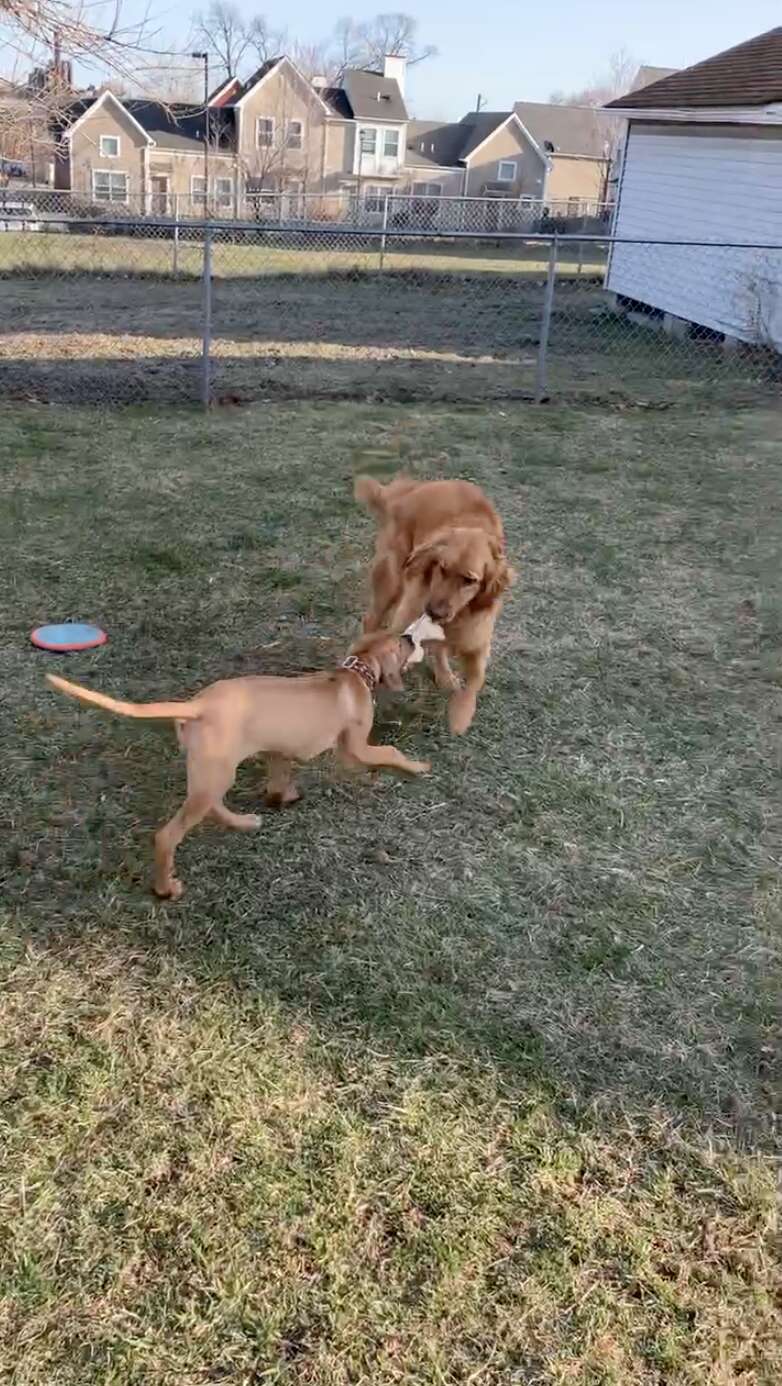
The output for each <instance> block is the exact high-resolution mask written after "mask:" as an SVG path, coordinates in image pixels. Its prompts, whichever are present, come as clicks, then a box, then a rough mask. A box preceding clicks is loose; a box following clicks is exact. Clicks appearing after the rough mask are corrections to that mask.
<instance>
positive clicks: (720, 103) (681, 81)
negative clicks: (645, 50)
mask: <svg viewBox="0 0 782 1386" xmlns="http://www.w3.org/2000/svg"><path fill="white" fill-rule="evenodd" d="M612 108H613V109H615V110H617V109H618V110H621V111H624V112H625V113H626V114H627V116H628V118H629V123H628V131H627V137H626V140H625V145H624V150H623V156H622V167H621V173H620V178H619V188H618V194H617V205H616V212H615V217H614V234H615V235H616V236H617V237H620V238H623V237H626V238H628V240H630V241H635V240H638V241H641V242H644V241H646V242H676V241H689V242H699V243H700V244H689V245H676V244H662V245H661V244H650V243H646V244H618V245H615V246H614V247H613V250H612V253H611V256H610V260H609V265H608V273H607V279H606V287H607V288H608V289H609V290H610V291H611V292H612V293H614V294H617V295H619V296H620V297H621V298H622V299H629V300H632V301H634V302H636V303H640V304H644V305H647V306H648V307H650V308H655V309H659V310H661V311H662V312H664V313H666V314H668V315H670V316H669V320H668V324H669V326H673V327H674V328H675V326H676V322H677V320H680V321H681V322H682V323H683V324H686V323H695V324H697V325H698V326H701V327H704V328H708V329H711V330H712V331H714V332H718V333H722V334H724V336H725V337H726V339H727V340H728V341H731V340H735V339H738V340H739V341H744V342H752V343H760V344H763V345H768V346H774V347H776V348H777V349H779V350H782V28H778V29H773V30H771V31H770V33H768V34H762V35H760V37H759V38H756V39H752V40H750V41H749V43H745V44H741V45H740V46H739V47H738V48H734V49H730V50H729V51H728V52H727V53H722V54H719V55H718V56H717V57H716V58H711V59H709V60H707V61H706V62H704V63H698V64H697V65H696V66H695V67H691V68H686V69H684V70H683V71H681V72H677V73H674V74H673V75H672V76H669V77H666V78H664V79H663V80H662V81H659V82H655V83H653V84H652V85H651V86H649V87H646V88H644V89H643V90H641V91H636V92H633V93H631V94H630V95H628V96H626V97H622V98H621V99H620V100H619V101H616V102H613V103H612ZM748 245H751V246H752V248H747V247H748Z"/></svg>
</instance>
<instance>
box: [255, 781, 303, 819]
mask: <svg viewBox="0 0 782 1386" xmlns="http://www.w3.org/2000/svg"><path fill="white" fill-rule="evenodd" d="M300 798H301V795H300V793H299V791H298V789H286V790H285V792H284V794H278V793H273V794H267V795H266V803H267V805H268V807H269V808H273V809H284V808H289V807H290V805H291V804H298V802H299V799H300ZM260 821H261V820H260V819H258V825H259V827H260Z"/></svg>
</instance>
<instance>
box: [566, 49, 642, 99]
mask: <svg viewBox="0 0 782 1386" xmlns="http://www.w3.org/2000/svg"><path fill="white" fill-rule="evenodd" d="M639 66H640V64H639V62H638V60H637V59H636V58H634V57H633V55H632V53H629V52H628V51H627V49H626V48H618V49H617V50H616V51H615V52H614V53H612V54H611V56H610V58H609V59H608V66H607V68H606V70H605V71H604V72H601V73H599V74H598V76H596V77H594V78H593V79H592V81H591V83H590V84H589V85H588V86H586V87H581V88H580V89H578V90H577V91H571V92H564V91H554V92H552V93H551V96H550V97H549V100H550V101H551V102H553V104H554V105H557V106H605V104H606V102H607V101H613V100H614V97H616V96H624V94H625V92H628V91H629V90H630V84H631V83H632V80H633V77H634V76H635V74H636V72H637V71H638V68H639Z"/></svg>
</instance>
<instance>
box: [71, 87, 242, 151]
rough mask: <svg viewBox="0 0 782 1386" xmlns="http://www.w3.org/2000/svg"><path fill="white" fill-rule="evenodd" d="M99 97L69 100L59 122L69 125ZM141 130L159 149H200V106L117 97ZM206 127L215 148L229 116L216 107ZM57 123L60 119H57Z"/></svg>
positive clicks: (226, 128) (222, 138) (223, 137)
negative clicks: (211, 136)
mask: <svg viewBox="0 0 782 1386" xmlns="http://www.w3.org/2000/svg"><path fill="white" fill-rule="evenodd" d="M99 100H100V97H94V96H91V97H89V98H87V99H83V100H79V101H73V102H71V104H70V105H69V106H68V108H67V110H66V111H65V112H64V113H63V116H62V118H61V123H62V124H63V125H65V126H69V125H73V124H74V122H75V121H77V120H78V119H79V117H80V116H82V115H84V114H85V112H86V111H88V110H89V109H90V107H91V106H94V105H95V104H96V103H97V101H99ZM119 105H121V106H123V107H124V108H125V110H126V111H127V112H128V114H129V115H131V116H132V117H133V119H134V120H135V121H136V123H137V124H138V125H140V126H141V128H142V130H145V131H146V133H147V134H148V135H149V136H150V139H152V140H154V142H155V145H156V146H157V148H159V149H181V150H191V151H194V150H202V149H203V147H204V109H203V106H201V107H197V106H191V105H188V104H186V103H184V102H179V101H174V102H170V103H169V102H164V101H143V100H135V99H133V98H130V99H128V100H125V101H120V102H119ZM218 109H219V108H218ZM209 119H210V128H211V130H212V135H213V138H214V137H216V142H217V146H218V148H219V147H220V145H222V144H225V143H226V136H227V135H228V132H229V129H230V122H231V119H232V117H231V116H229V115H228V113H227V112H223V111H222V110H220V114H219V115H218V111H211V112H210V117H209ZM58 123H60V122H59V121H58Z"/></svg>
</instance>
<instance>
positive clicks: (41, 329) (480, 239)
mask: <svg viewBox="0 0 782 1386" xmlns="http://www.w3.org/2000/svg"><path fill="white" fill-rule="evenodd" d="M395 200H396V199H395ZM389 201H390V199H387V200H386V203H385V204H384V212H385V213H386V214H388V212H389V206H388V202H389ZM0 306H1V308H2V311H0V388H2V390H3V394H4V395H5V397H22V398H29V399H46V400H57V401H60V400H61V401H68V402H78V403H104V404H121V403H129V402H142V401H150V402H162V401H171V402H197V401H202V402H204V403H223V404H227V403H240V402H242V401H245V400H256V399H269V398H292V399H295V398H361V399H391V400H429V399H437V400H446V401H449V400H450V401H454V402H458V403H465V402H469V401H475V402H479V401H484V400H487V399H512V398H522V399H537V400H544V399H547V398H549V397H551V396H553V397H557V398H564V399H575V400H585V401H592V402H601V401H605V402H606V403H609V402H611V401H621V400H625V401H628V402H636V403H637V402H642V403H643V402H649V403H660V404H663V403H665V404H668V403H675V402H676V401H677V400H679V399H684V398H687V399H688V400H690V401H691V400H692V399H693V396H703V397H704V398H707V397H708V396H709V395H713V394H714V393H715V392H719V394H720V395H721V396H722V397H725V396H729V397H731V398H735V399H736V400H740V399H741V398H742V397H744V396H745V395H746V394H747V393H748V392H750V391H751V392H762V391H765V390H769V389H771V390H774V389H776V390H778V386H779V382H780V379H782V370H781V369H780V366H781V365H782V355H780V353H781V352H782V246H752V245H749V244H744V245H715V244H707V245H700V246H696V245H693V244H687V245H682V244H673V243H642V242H638V241H619V240H611V239H610V238H608V237H606V236H603V235H600V234H587V233H581V234H574V233H564V234H559V233H558V232H544V231H538V232H527V231H525V232H518V231H503V232H500V231H492V232H491V233H489V232H485V231H484V232H483V233H481V234H478V233H476V232H466V231H454V230H448V231H444V230H441V231H436V230H432V229H429V230H426V231H417V232H416V231H412V230H410V229H409V227H402V226H400V225H391V224H390V222H389V220H388V217H387V216H386V217H385V219H384V222H383V224H381V225H380V226H370V225H357V224H347V223H342V224H334V223H330V222H329V223H326V222H324V223H321V224H320V225H312V224H307V225H303V226H298V227H297V226H293V225H288V226H282V227H281V226H280V225H279V224H278V223H274V224H265V223H262V222H244V221H241V220H238V219H228V220H222V219H221V220H217V219H215V220H213V221H210V222H204V221H203V220H201V221H198V220H192V221H189V222H184V221H182V220H177V221H172V220H171V219H170V218H164V217H161V218H153V217H145V218H143V219H142V218H132V217H127V216H122V217H121V218H116V219H112V218H109V217H105V216H104V217H101V218H99V219H95V218H93V217H79V218H75V217H72V216H71V217H65V216H62V215H61V214H58V215H57V216H56V218H55V217H53V218H52V219H51V220H41V217H40V216H35V217H27V216H22V217H20V218H19V219H18V221H13V220H12V219H10V218H9V221H8V223H7V224H6V226H5V229H0Z"/></svg>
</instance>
